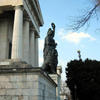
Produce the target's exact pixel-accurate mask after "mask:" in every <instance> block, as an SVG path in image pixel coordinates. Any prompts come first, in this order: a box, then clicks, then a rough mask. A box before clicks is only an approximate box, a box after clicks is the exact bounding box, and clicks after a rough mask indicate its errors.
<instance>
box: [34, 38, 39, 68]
mask: <svg viewBox="0 0 100 100" xmlns="http://www.w3.org/2000/svg"><path fill="white" fill-rule="evenodd" d="M38 51H39V48H38V37H35V56H36V58H35V66H36V67H38V66H39V61H38V60H39V59H38V58H39V57H38V56H39V52H38Z"/></svg>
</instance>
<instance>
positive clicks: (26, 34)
mask: <svg viewBox="0 0 100 100" xmlns="http://www.w3.org/2000/svg"><path fill="white" fill-rule="evenodd" d="M29 21H30V20H29V18H25V19H24V26H23V60H24V61H26V62H27V63H29Z"/></svg>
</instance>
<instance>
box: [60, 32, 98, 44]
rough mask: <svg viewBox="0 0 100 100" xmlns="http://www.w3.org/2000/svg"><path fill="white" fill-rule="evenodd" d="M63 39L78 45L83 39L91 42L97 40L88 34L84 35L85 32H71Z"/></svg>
mask: <svg viewBox="0 0 100 100" xmlns="http://www.w3.org/2000/svg"><path fill="white" fill-rule="evenodd" d="M62 38H63V39H66V40H67V41H69V42H72V43H75V44H78V43H80V42H81V41H82V40H83V39H89V40H92V41H94V40H96V39H95V38H93V37H92V36H91V35H89V34H88V33H84V32H80V33H77V32H69V33H67V34H66V35H64V36H63V37H62Z"/></svg>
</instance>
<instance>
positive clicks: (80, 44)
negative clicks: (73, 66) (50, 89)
mask: <svg viewBox="0 0 100 100" xmlns="http://www.w3.org/2000/svg"><path fill="white" fill-rule="evenodd" d="M39 3H40V7H41V11H42V15H43V19H44V25H43V27H41V28H40V39H39V65H40V66H41V65H42V64H43V48H44V47H43V46H44V39H45V37H46V34H47V31H48V29H49V28H50V27H51V23H52V22H54V23H55V25H56V32H55V38H54V39H55V41H56V42H57V44H58V45H57V51H58V62H59V63H58V66H62V71H63V72H62V75H61V77H62V80H63V81H65V80H66V75H65V68H66V67H67V63H68V62H70V61H71V60H74V59H77V60H78V53H77V50H80V51H81V57H82V60H85V59H86V58H89V59H92V60H94V59H95V60H100V20H99V18H98V17H96V16H93V18H92V19H91V20H90V24H88V25H86V26H84V27H83V28H81V29H80V30H78V31H77V32H74V31H72V30H69V29H68V25H70V24H72V22H73V18H76V17H77V16H81V15H82V14H84V12H86V11H88V9H91V7H93V5H94V3H95V2H93V0H39ZM99 10H100V9H97V12H98V13H97V16H100V15H99Z"/></svg>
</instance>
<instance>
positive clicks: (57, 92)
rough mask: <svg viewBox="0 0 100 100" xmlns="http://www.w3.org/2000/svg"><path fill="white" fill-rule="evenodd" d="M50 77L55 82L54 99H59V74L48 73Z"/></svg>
mask: <svg viewBox="0 0 100 100" xmlns="http://www.w3.org/2000/svg"><path fill="white" fill-rule="evenodd" d="M50 77H51V78H52V79H53V80H54V81H55V83H56V84H57V87H56V100H61V99H60V90H61V76H60V75H58V74H50Z"/></svg>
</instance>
